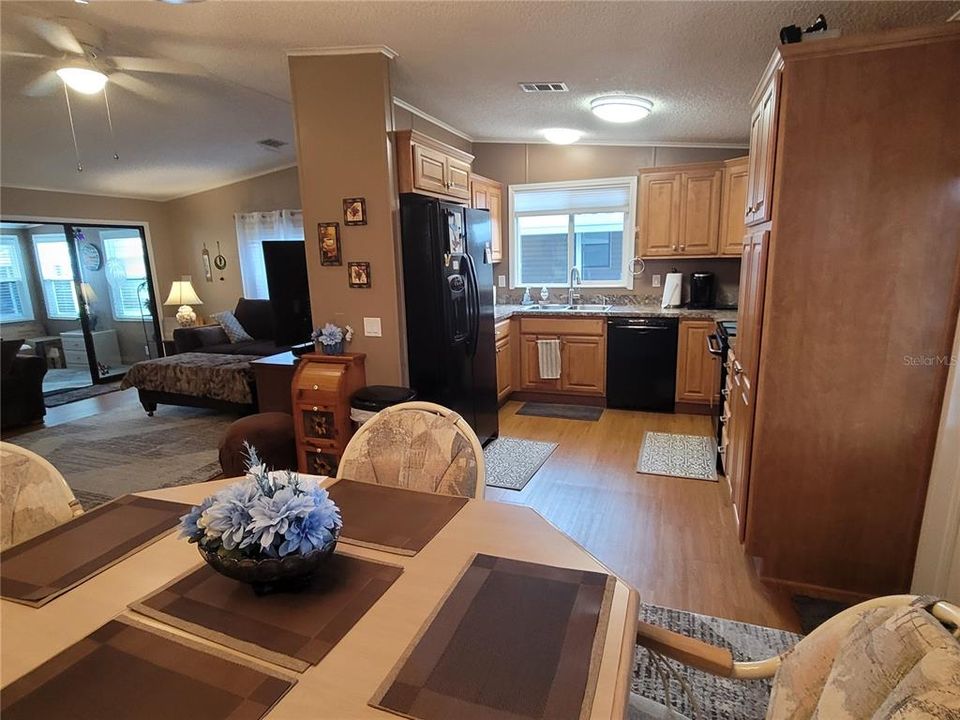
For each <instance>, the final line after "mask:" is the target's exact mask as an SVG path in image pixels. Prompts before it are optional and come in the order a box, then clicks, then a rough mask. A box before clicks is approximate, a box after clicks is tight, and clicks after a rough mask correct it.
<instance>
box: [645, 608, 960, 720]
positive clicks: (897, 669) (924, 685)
mask: <svg viewBox="0 0 960 720" xmlns="http://www.w3.org/2000/svg"><path fill="white" fill-rule="evenodd" d="M637 643H638V644H639V645H642V646H643V647H645V648H647V650H649V651H650V653H651V655H652V656H653V657H654V658H655V659H656V660H657V661H661V660H662V659H663V658H670V659H672V660H676V661H678V662H680V663H681V664H684V665H688V666H690V667H693V668H696V669H698V670H702V671H704V672H707V673H710V674H712V675H717V676H721V677H726V678H733V679H740V680H761V679H772V691H771V694H770V702H769V705H768V707H767V712H766V720H788V719H789V720H805V719H807V718H813V717H816V718H831V720H834V719H836V720H856V719H857V718H885V719H890V720H894V719H897V720H901V719H902V720H906V718H917V717H923V718H928V717H930V718H932V717H956V716H957V715H958V713H960V683H958V678H960V608H958V607H957V606H955V605H951V604H950V603H947V602H942V601H937V600H936V599H935V598H931V597H923V596H915V595H891V596H887V597H878V598H873V599H871V600H867V601H866V602H862V603H860V604H859V605H854V606H853V607H851V608H848V609H847V610H844V611H843V612H842V613H840V614H838V615H835V616H834V617H832V618H830V619H829V620H827V621H826V622H825V623H823V624H822V625H820V626H819V627H818V628H817V629H816V630H814V631H813V632H812V633H810V634H809V635H807V636H806V637H804V638H803V639H802V640H800V642H798V643H797V644H796V645H795V646H794V647H793V648H792V649H790V650H788V651H787V652H785V653H783V654H781V655H778V656H776V657H772V658H767V659H766V660H760V661H756V662H735V661H734V659H733V655H732V654H731V652H730V651H729V650H727V649H725V648H719V647H716V646H713V645H710V644H708V643H705V642H702V641H700V640H696V639H694V638H690V637H687V636H684V635H680V634H679V633H675V632H673V631H671V630H667V629H665V628H661V627H658V626H656V625H650V624H649V623H644V622H641V623H640V624H639V626H638V629H637ZM681 689H682V691H683V692H685V693H687V697H688V698H690V697H691V695H693V694H694V693H693V690H694V688H690V687H689V686H687V685H685V683H684V682H681ZM690 704H691V706H693V707H695V706H696V703H695V701H694V702H691V703H690ZM628 718H629V720H684V719H685V718H686V716H684V715H681V714H680V713H679V712H677V711H676V710H674V709H672V708H669V707H666V706H664V705H662V704H659V703H657V702H654V701H652V700H649V699H647V698H644V697H641V696H640V695H637V694H635V693H631V694H630V708H629V712H628Z"/></svg>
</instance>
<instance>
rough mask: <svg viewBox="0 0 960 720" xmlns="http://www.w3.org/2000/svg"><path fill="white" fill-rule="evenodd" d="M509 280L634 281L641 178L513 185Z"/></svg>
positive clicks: (516, 283) (522, 283) (521, 283)
mask: <svg viewBox="0 0 960 720" xmlns="http://www.w3.org/2000/svg"><path fill="white" fill-rule="evenodd" d="M509 192H510V228H511V232H510V286H511V287H515V288H526V287H530V288H534V289H536V288H539V287H542V286H547V287H567V285H568V283H569V282H570V269H571V268H572V267H577V268H578V269H579V270H580V276H581V279H582V283H583V285H585V286H588V287H590V286H593V287H611V288H612V287H623V288H632V287H633V275H632V274H631V273H630V272H629V270H628V269H627V265H628V262H629V260H630V259H631V258H632V257H633V242H634V234H633V227H634V217H635V214H636V197H637V179H636V178H635V177H625V178H605V179H600V180H582V181H577V182H560V183H537V184H530V185H511V186H510V191H509Z"/></svg>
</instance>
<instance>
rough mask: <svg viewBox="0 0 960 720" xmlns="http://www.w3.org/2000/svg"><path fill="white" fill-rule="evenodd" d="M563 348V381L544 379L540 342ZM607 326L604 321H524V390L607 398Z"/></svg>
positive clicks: (561, 379) (541, 319)
mask: <svg viewBox="0 0 960 720" xmlns="http://www.w3.org/2000/svg"><path fill="white" fill-rule="evenodd" d="M540 340H556V341H557V342H558V344H559V346H560V377H559V378H542V377H541V376H540V352H539V348H538V345H537V343H538V341H540ZM606 360H607V346H606V322H605V321H604V320H603V319H600V318H596V319H595V318H540V317H536V318H528V317H523V318H520V387H519V389H520V390H526V391H531V392H545V393H558V394H569V395H589V396H601V397H602V396H603V395H604V393H605V392H606V379H607V376H606Z"/></svg>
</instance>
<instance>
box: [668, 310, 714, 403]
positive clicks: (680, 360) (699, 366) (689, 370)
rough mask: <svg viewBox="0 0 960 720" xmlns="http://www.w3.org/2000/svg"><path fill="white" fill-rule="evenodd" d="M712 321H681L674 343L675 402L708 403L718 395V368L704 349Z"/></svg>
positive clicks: (712, 328) (711, 329)
mask: <svg viewBox="0 0 960 720" xmlns="http://www.w3.org/2000/svg"><path fill="white" fill-rule="evenodd" d="M716 329H717V324H716V322H714V321H712V320H683V321H681V322H680V332H679V336H678V340H677V402H687V403H703V404H710V403H712V402H715V401H716V398H717V394H718V393H719V387H718V384H719V381H720V367H719V365H717V363H718V362H719V360H718V359H717V356H716V355H711V354H710V352H709V351H708V349H707V336H708V335H710V334H711V333H712V332H714V331H715V330H716Z"/></svg>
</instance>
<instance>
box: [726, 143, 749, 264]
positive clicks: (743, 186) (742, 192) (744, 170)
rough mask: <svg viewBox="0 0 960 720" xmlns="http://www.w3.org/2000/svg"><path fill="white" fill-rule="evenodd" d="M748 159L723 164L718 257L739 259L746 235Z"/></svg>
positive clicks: (737, 159)
mask: <svg viewBox="0 0 960 720" xmlns="http://www.w3.org/2000/svg"><path fill="white" fill-rule="evenodd" d="M749 162H750V158H749V157H741V158H734V159H732V160H727V161H725V162H724V163H723V192H722V193H721V201H720V255H726V256H730V257H740V252H741V251H742V250H743V236H744V235H745V234H746V230H745V227H746V221H745V220H744V213H745V211H746V207H747V182H748V175H749V169H748V163H749Z"/></svg>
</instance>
